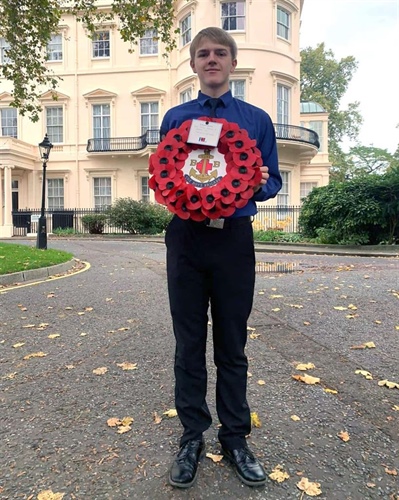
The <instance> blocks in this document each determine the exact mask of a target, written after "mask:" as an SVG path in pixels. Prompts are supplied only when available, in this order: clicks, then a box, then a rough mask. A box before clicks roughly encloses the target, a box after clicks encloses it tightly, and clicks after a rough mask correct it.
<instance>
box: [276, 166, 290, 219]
mask: <svg viewBox="0 0 399 500" xmlns="http://www.w3.org/2000/svg"><path fill="white" fill-rule="evenodd" d="M280 174H281V180H282V184H281V189H280V191H279V192H278V193H277V196H276V205H277V206H278V207H282V208H284V207H288V206H289V205H290V188H291V172H289V171H288V170H282V171H281V172H280ZM282 197H284V200H285V202H284V203H282V202H281V201H280V200H281V199H282ZM277 215H278V216H279V217H280V216H284V217H285V215H286V213H285V211H284V210H282V211H281V212H280V211H279V212H278V214H277Z"/></svg>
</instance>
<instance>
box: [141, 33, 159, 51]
mask: <svg viewBox="0 0 399 500" xmlns="http://www.w3.org/2000/svg"><path fill="white" fill-rule="evenodd" d="M154 54H158V34H157V30H146V31H145V33H144V36H143V37H142V38H140V55H142V56H151V55H154Z"/></svg>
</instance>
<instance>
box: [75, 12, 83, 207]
mask: <svg viewBox="0 0 399 500" xmlns="http://www.w3.org/2000/svg"><path fill="white" fill-rule="evenodd" d="M78 26H79V23H78V21H77V19H76V17H75V72H74V79H75V120H76V126H75V168H76V180H77V182H76V193H75V200H76V202H75V207H76V208H82V207H81V204H80V165H79V80H78V52H79V50H78V41H79V38H78Z"/></svg>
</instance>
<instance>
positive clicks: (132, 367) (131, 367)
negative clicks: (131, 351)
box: [116, 363, 137, 370]
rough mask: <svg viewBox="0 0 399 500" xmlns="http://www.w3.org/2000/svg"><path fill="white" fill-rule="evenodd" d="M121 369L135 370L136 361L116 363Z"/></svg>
mask: <svg viewBox="0 0 399 500" xmlns="http://www.w3.org/2000/svg"><path fill="white" fill-rule="evenodd" d="M116 366H119V367H120V368H122V370H137V363H117V364H116Z"/></svg>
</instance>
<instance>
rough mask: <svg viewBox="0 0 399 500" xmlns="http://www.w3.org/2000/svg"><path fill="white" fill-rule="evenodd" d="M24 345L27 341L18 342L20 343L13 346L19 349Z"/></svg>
mask: <svg viewBox="0 0 399 500" xmlns="http://www.w3.org/2000/svg"><path fill="white" fill-rule="evenodd" d="M23 345H25V342H18V344H14V345H13V347H14V349H18V347H22V346H23Z"/></svg>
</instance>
